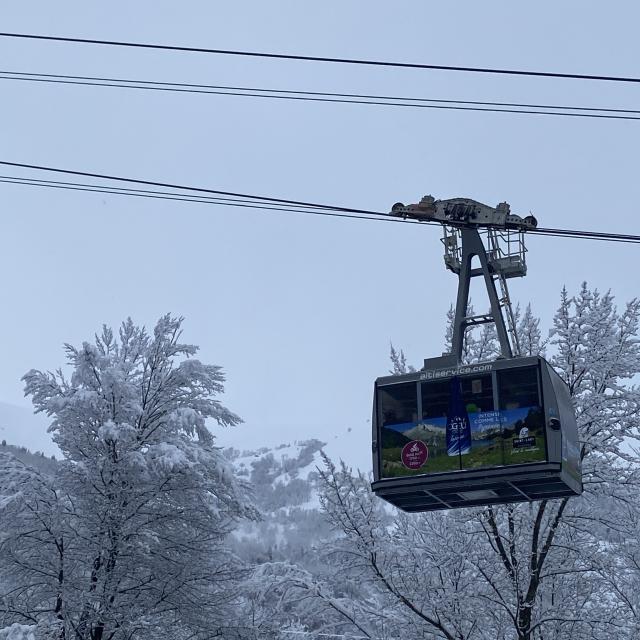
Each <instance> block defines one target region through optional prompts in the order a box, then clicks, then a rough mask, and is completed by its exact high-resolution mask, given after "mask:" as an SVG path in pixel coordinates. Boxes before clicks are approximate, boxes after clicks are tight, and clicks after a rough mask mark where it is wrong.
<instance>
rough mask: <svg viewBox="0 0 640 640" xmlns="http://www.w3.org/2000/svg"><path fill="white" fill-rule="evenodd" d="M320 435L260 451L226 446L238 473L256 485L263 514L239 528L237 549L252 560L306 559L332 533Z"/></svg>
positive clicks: (255, 498)
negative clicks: (323, 493) (323, 496)
mask: <svg viewBox="0 0 640 640" xmlns="http://www.w3.org/2000/svg"><path fill="white" fill-rule="evenodd" d="M323 447H324V443H323V442H320V441H319V440H304V441H298V442H293V443H290V444H283V445H280V446H278V447H274V448H273V449H268V448H266V447H265V448H262V449H258V450H256V451H239V450H237V449H227V450H225V454H226V455H227V457H228V458H229V460H230V461H231V462H232V463H233V465H234V467H235V469H236V473H237V475H238V476H239V477H240V478H242V479H244V480H246V481H248V482H249V483H250V484H251V486H252V491H253V496H254V502H255V505H256V506H257V507H258V509H259V510H260V512H261V513H262V516H263V519H262V521H261V522H257V523H246V524H243V525H242V526H241V528H240V529H239V530H238V531H237V532H236V533H235V538H236V550H237V551H238V552H239V553H240V554H241V555H242V556H243V557H244V558H245V559H247V560H251V561H254V562H261V561H273V560H289V561H300V560H302V559H305V560H308V559H309V555H308V552H309V550H310V549H312V548H313V547H314V546H316V545H317V544H318V543H320V542H321V541H323V540H324V541H326V540H327V538H328V537H329V536H330V535H331V532H330V530H329V527H328V525H327V523H326V520H325V518H324V517H323V515H322V514H321V512H320V504H319V500H318V478H319V474H318V468H322V466H323V461H322V457H321V453H320V452H321V450H322V449H323Z"/></svg>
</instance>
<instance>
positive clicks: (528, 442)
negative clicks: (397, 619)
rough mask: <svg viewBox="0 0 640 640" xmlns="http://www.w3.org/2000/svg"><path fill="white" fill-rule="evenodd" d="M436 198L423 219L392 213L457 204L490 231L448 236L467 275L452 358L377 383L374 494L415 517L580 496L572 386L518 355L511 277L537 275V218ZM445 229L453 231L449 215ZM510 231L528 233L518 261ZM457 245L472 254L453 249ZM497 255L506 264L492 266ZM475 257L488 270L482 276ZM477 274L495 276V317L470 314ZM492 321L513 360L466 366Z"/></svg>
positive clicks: (505, 356)
mask: <svg viewBox="0 0 640 640" xmlns="http://www.w3.org/2000/svg"><path fill="white" fill-rule="evenodd" d="M427 199H428V202H427V205H428V206H426V207H423V208H422V209H419V208H420V206H421V205H409V207H404V206H403V205H400V206H399V205H394V210H393V213H394V214H395V215H403V216H405V217H406V216H411V217H417V218H419V219H428V220H434V219H435V220H438V219H440V218H438V215H439V212H442V211H444V212H446V211H447V205H448V204H450V203H451V202H454V203H455V205H456V207H457V209H456V210H457V211H459V210H460V202H462V203H463V204H464V206H465V207H466V208H467V210H469V209H470V210H472V211H473V210H474V207H475V210H476V211H481V212H482V214H483V216H482V220H481V221H480V222H473V219H471V220H470V219H469V218H467V219H466V220H459V219H456V220H455V221H454V225H453V229H445V263H446V264H447V266H448V268H450V269H451V270H452V271H454V272H455V273H457V274H458V277H459V284H458V301H457V305H456V316H455V320H454V327H453V340H452V346H453V353H450V354H443V355H442V356H441V357H438V358H430V359H427V360H425V362H424V367H423V369H422V370H420V371H416V372H412V373H407V374H403V375H393V376H385V377H381V378H378V379H377V380H376V382H375V389H374V406H373V474H374V482H373V483H372V489H373V491H374V492H375V493H376V495H378V496H379V497H381V498H383V499H384V500H387V501H388V502H390V503H391V504H394V505H395V506H397V507H399V508H400V509H403V510H404V511H431V510H435V509H453V508H456V507H471V506H480V505H488V504H501V503H511V502H529V501H533V500H543V499H549V498H562V497H566V496H574V495H579V494H581V493H582V475H581V465H580V448H579V445H578V429H577V424H576V418H575V414H574V410H573V404H572V401H571V397H570V394H569V390H568V388H567V385H566V384H565V383H564V381H563V380H562V378H560V376H559V375H558V374H557V373H556V372H555V371H554V369H553V367H552V366H551V365H550V364H549V363H548V362H547V361H546V360H545V359H544V358H542V357H538V356H531V357H519V356H517V355H516V356H514V355H513V354H514V352H515V353H516V354H517V353H518V351H519V347H518V341H517V334H516V331H515V322H514V319H513V314H512V313H511V304H510V301H509V295H508V290H507V288H506V278H508V277H514V276H515V275H524V273H525V272H526V269H525V268H524V263H523V260H524V241H523V238H522V234H523V233H524V230H526V228H531V226H532V223H531V219H532V218H525V219H524V220H523V219H521V218H519V217H518V216H514V215H511V214H509V209H508V205H506V203H502V204H501V205H498V207H496V209H494V210H493V211H494V212H495V213H496V214H497V216H501V218H502V223H500V222H499V221H498V222H496V218H494V219H492V218H491V210H490V207H487V206H486V205H482V204H480V203H476V202H475V201H471V200H466V199H465V200H462V199H455V200H454V201H435V200H433V198H430V197H429V196H428V197H427V198H425V199H423V202H424V201H425V200H427ZM421 204H422V203H421ZM400 207H403V208H400ZM479 207H482V209H479ZM425 210H426V211H427V213H426V214H425V212H424V211H425ZM505 216H506V221H507V222H508V225H509V226H508V227H506V225H505V224H504V220H505ZM478 217H479V216H478ZM518 220H520V221H521V224H520V223H519V222H518ZM533 220H534V221H535V218H534V219H533ZM440 221H441V222H442V223H443V224H445V223H446V224H447V225H448V226H450V225H451V224H452V220H451V218H450V217H449V218H445V220H442V219H440ZM519 224H520V226H519V227H518V225H519ZM480 225H482V226H483V227H484V231H485V232H486V233H488V234H489V238H488V239H489V248H490V251H489V252H487V251H486V250H485V247H484V244H483V242H482V239H481V237H480V234H479V233H478V226H480ZM491 225H493V226H491ZM514 228H515V229H516V230H515V231H513V229H514ZM510 232H511V233H518V234H520V237H519V238H518V241H517V242H515V243H510V242H509V243H508V245H507V246H513V247H514V250H513V252H512V253H510V249H507V252H506V253H505V252H499V253H498V252H497V251H496V245H495V242H496V238H499V234H502V235H504V234H505V233H510ZM451 238H457V239H458V240H459V242H460V245H461V246H460V247H456V246H454V244H455V242H453V241H452V240H451ZM515 252H517V254H516V255H514V254H515ZM452 255H455V256H456V260H455V263H453V262H452V261H451V256H452ZM496 255H499V261H494V260H492V256H496ZM474 256H477V257H478V258H479V260H480V264H481V267H480V268H476V269H471V260H472V258H473V257H474ZM518 261H519V262H520V264H521V265H522V267H521V268H520V269H519V271H520V273H519V274H516V273H515V271H516V270H515V269H514V267H513V265H514V264H515V263H516V262H518ZM474 276H484V280H485V284H486V287H487V293H488V294H489V301H490V304H491V313H488V314H485V315H481V316H468V315H467V307H468V294H469V283H470V279H471V278H472V277H474ZM496 281H499V284H500V288H501V293H502V296H501V297H498V294H497V290H496ZM503 310H504V311H505V315H506V317H507V323H506V324H505V322H504V318H503ZM485 322H493V323H495V325H496V331H497V334H498V339H499V342H500V347H501V353H502V357H501V358H499V359H497V360H495V361H492V362H482V363H476V364H469V365H464V364H461V359H462V344H463V339H464V333H465V331H466V329H467V328H469V327H470V326H475V325H477V324H481V323H485Z"/></svg>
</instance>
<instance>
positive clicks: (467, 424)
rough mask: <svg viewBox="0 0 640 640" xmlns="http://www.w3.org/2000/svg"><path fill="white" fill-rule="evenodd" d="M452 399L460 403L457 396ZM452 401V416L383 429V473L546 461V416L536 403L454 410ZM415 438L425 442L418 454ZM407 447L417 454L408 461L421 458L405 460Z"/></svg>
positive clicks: (385, 475)
mask: <svg viewBox="0 0 640 640" xmlns="http://www.w3.org/2000/svg"><path fill="white" fill-rule="evenodd" d="M456 403H460V399H459V398H458V400H456ZM451 405H452V407H451V411H452V413H451V417H449V416H446V415H443V416H442V417H439V418H429V419H425V420H423V421H422V422H417V421H416V422H409V423H404V424H397V425H387V426H385V427H383V428H382V429H381V436H382V456H381V457H382V459H381V462H382V476H383V477H387V478H390V477H396V476H406V475H417V474H421V473H437V472H443V471H456V470H459V469H471V468H489V467H495V466H503V465H510V464H523V463H527V462H540V461H543V460H545V459H546V445H545V433H544V420H543V414H542V409H541V408H540V407H539V406H527V407H518V408H514V409H503V410H501V411H474V410H473V407H472V406H471V405H469V406H467V407H464V406H463V410H464V411H463V412H462V411H460V406H459V404H458V405H457V407H455V408H454V406H453V405H454V401H453V400H452V401H451ZM415 442H421V443H423V444H424V445H425V447H424V449H422V448H420V456H421V457H420V458H419V457H418V456H417V449H416V447H414V443H415ZM409 443H410V444H411V447H407V449H406V450H405V456H404V458H403V455H402V452H403V449H404V448H405V446H406V445H407V444H409ZM412 447H413V449H412ZM458 448H459V449H458ZM458 450H460V453H458ZM409 451H410V452H411V453H412V454H413V455H414V456H416V457H415V458H412V460H413V459H416V460H419V462H415V463H414V462H409V460H408V459H406V456H407V452H409ZM422 458H424V460H423V459H422Z"/></svg>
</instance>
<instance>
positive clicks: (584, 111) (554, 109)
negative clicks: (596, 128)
mask: <svg viewBox="0 0 640 640" xmlns="http://www.w3.org/2000/svg"><path fill="white" fill-rule="evenodd" d="M0 80H13V81H22V82H40V83H51V84H62V85H72V86H89V87H111V88H120V89H135V90H146V91H166V92H174V93H190V94H200V95H202V94H206V95H228V96H235V97H246V98H267V99H279V100H293V101H304V102H328V103H339V104H360V105H362V104H364V105H376V106H383V107H405V108H414V109H445V110H455V111H480V112H482V111H485V112H492V113H515V114H527V115H547V116H562V117H578V118H600V119H602V118H604V119H610V120H640V110H638V109H622V108H611V107H583V106H571V105H554V104H535V103H518V102H491V101H481V100H453V99H449V98H417V97H407V96H386V95H371V94H358V93H337V92H321V91H295V90H289V89H268V88H264V87H243V86H230V85H207V84H190V83H184V82H160V81H152V80H129V79H124V78H104V77H98V76H72V75H65V74H48V73H28V72H20V71H0ZM632 114H635V115H632Z"/></svg>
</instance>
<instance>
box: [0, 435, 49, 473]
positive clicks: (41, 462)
mask: <svg viewBox="0 0 640 640" xmlns="http://www.w3.org/2000/svg"><path fill="white" fill-rule="evenodd" d="M2 453H8V454H10V455H12V456H13V457H14V458H17V459H18V460H20V462H22V463H24V464H25V465H27V466H29V467H33V468H34V469H37V470H38V471H40V472H41V473H45V474H49V475H53V474H54V473H55V470H56V466H57V465H58V462H57V461H56V460H55V459H53V458H52V457H49V456H45V455H44V453H42V452H38V453H32V452H31V451H29V450H28V449H27V448H26V447H16V446H14V445H11V444H2V442H0V454H2Z"/></svg>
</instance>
